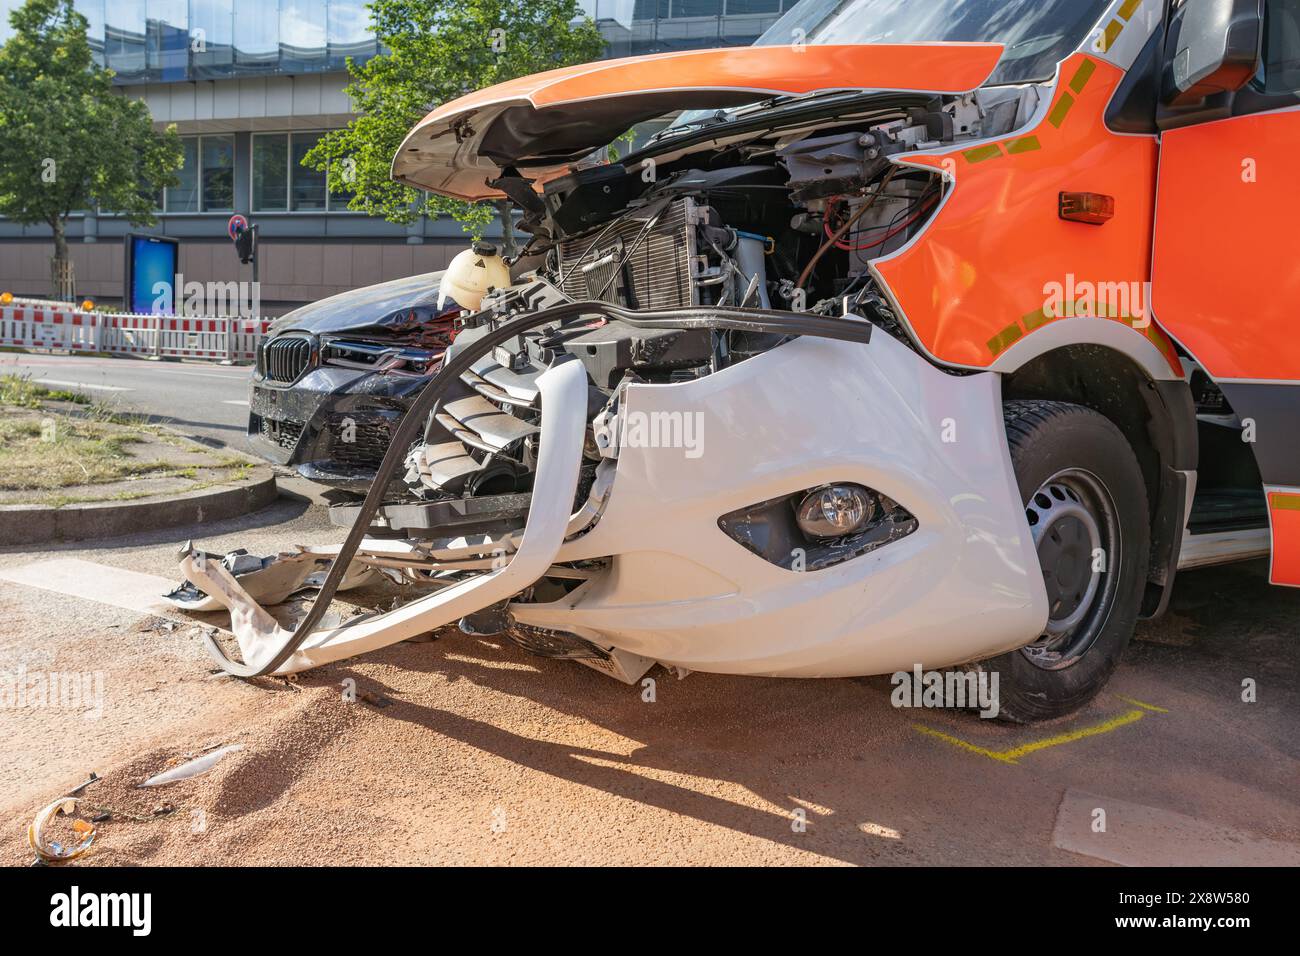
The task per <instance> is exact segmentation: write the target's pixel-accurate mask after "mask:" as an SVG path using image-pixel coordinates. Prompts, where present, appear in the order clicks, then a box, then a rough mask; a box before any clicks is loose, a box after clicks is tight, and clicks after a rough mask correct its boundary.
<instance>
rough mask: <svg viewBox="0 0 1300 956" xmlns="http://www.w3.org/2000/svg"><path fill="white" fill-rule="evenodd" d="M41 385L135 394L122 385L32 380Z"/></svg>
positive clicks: (131, 389) (60, 380)
mask: <svg viewBox="0 0 1300 956" xmlns="http://www.w3.org/2000/svg"><path fill="white" fill-rule="evenodd" d="M32 381H34V382H36V383H37V384H39V385H62V386H63V387H64V388H90V389H95V390H97V391H100V392H134V391H135V389H133V388H123V387H122V386H121V385H91V384H90V383H89V382H68V381H65V380H63V379H61V378H36V379H32Z"/></svg>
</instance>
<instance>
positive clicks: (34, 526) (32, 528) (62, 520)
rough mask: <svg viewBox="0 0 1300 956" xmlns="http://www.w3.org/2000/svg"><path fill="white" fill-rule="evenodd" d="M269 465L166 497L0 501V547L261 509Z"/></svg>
mask: <svg viewBox="0 0 1300 956" xmlns="http://www.w3.org/2000/svg"><path fill="white" fill-rule="evenodd" d="M279 493H280V492H279V489H278V488H276V486H275V474H274V472H272V471H271V469H270V468H266V467H261V468H255V469H253V477H252V478H250V479H249V480H248V481H243V482H240V483H239V484H238V485H234V486H231V487H219V488H205V489H203V490H201V491H191V492H188V493H186V494H182V495H174V496H172V497H169V498H162V497H159V498H157V499H152V500H151V499H145V500H142V501H101V502H92V503H88V504H80V505H64V506H63V507H62V508H50V507H47V506H45V505H0V547H14V546H20V545H27V544H48V543H52V542H63V541H87V540H90V539H92V538H116V537H120V536H122V535H127V534H134V533H136V532H140V531H152V530H154V529H155V528H176V527H180V526H181V525H188V524H202V523H203V522H205V521H222V520H225V519H226V518H238V517H241V516H242V515H246V514H251V513H252V512H254V511H258V510H260V509H262V508H265V507H266V506H267V505H269V504H270V503H271V502H273V501H275V499H276V497H277V496H278V495H279Z"/></svg>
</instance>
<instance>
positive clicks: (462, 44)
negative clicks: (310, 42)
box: [303, 0, 605, 235]
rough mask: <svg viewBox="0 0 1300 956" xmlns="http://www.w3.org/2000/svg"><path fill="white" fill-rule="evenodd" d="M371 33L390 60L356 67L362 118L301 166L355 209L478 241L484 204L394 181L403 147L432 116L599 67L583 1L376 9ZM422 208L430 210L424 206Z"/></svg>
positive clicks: (403, 2) (598, 41) (355, 95)
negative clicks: (492, 91)
mask: <svg viewBox="0 0 1300 956" xmlns="http://www.w3.org/2000/svg"><path fill="white" fill-rule="evenodd" d="M368 8H369V10H370V15H371V21H372V25H373V27H374V30H375V34H376V36H377V37H378V38H379V41H380V43H381V44H383V46H384V47H385V49H386V52H385V53H383V54H381V55H379V56H376V57H374V58H372V59H370V60H368V61H367V62H366V63H365V64H363V65H361V66H357V65H356V64H355V63H353V62H352V61H350V60H349V62H348V72H349V74H350V76H351V82H350V84H349V85H348V87H347V93H348V95H349V96H350V97H351V99H352V107H353V109H354V110H355V111H356V112H357V113H358V116H357V118H356V119H354V120H353V121H352V122H351V123H349V124H348V126H347V128H346V129H343V130H340V131H338V132H336V133H331V134H330V135H329V136H328V137H325V138H323V139H322V140H321V141H320V143H319V144H317V146H316V147H315V148H314V149H312V151H311V152H310V153H308V154H307V155H306V156H305V157H304V158H303V164H304V165H306V166H310V167H312V168H314V169H317V170H321V171H324V172H326V174H327V176H328V179H329V186H330V188H331V189H332V190H335V191H337V192H342V193H352V198H351V200H350V201H349V203H348V208H349V209H353V210H355V211H358V212H365V213H369V214H370V215H372V216H383V217H384V218H385V219H388V220H390V221H391V222H397V223H409V222H412V221H413V220H415V219H416V218H417V217H418V216H419V215H420V214H421V211H422V208H423V210H426V211H428V212H429V213H431V214H432V213H443V214H446V215H450V216H453V217H454V218H456V219H457V220H459V221H460V222H461V223H462V224H463V225H464V227H465V229H466V231H467V232H473V233H474V234H475V235H479V234H481V232H482V229H483V227H484V226H485V225H487V223H489V222H490V221H491V219H492V214H493V210H492V208H491V206H490V205H487V204H484V203H464V202H459V201H457V200H453V199H448V198H446V197H443V196H432V195H429V196H425V194H423V193H421V192H419V191H418V190H415V189H412V188H411V187H409V186H404V185H402V184H400V183H395V182H393V180H392V179H391V178H389V169H390V167H391V165H392V162H393V156H394V155H395V154H396V153H397V148H398V146H400V145H401V142H402V140H403V139H404V138H405V137H406V134H407V133H408V132H410V129H411V127H412V126H414V125H415V124H416V123H417V122H419V121H420V120H421V119H423V118H424V116H425V114H426V113H428V112H429V110H431V109H433V108H434V107H436V106H439V105H441V104H443V103H446V102H448V101H450V100H453V99H455V98H456V97H458V96H463V95H464V94H466V93H469V92H471V91H473V90H477V89H481V88H483V87H485V86H490V85H492V84H494V83H500V82H503V81H504V80H510V79H514V78H515V77H519V76H527V75H528V74H530V73H538V72H541V71H542V70H553V69H556V68H557V67H562V66H570V65H573V64H576V63H587V62H590V61H591V60H595V59H598V58H599V57H600V56H601V55H602V53H603V52H604V49H605V41H604V39H603V38H602V37H601V35H600V31H599V30H597V29H596V25H595V23H593V22H592V21H591V19H590V18H589V17H585V16H583V15H582V9H581V7H580V6H579V5H578V3H577V0H374V2H373V3H371V4H369V7H368ZM421 200H423V207H422V206H421Z"/></svg>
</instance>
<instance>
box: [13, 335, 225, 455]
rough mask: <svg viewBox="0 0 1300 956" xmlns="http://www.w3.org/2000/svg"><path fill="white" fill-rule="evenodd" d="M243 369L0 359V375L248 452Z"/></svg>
mask: <svg viewBox="0 0 1300 956" xmlns="http://www.w3.org/2000/svg"><path fill="white" fill-rule="evenodd" d="M249 372H250V369H249V367H248V366H246V365H245V366H224V365H218V364H216V363H215V362H183V361H181V362H177V361H161V362H150V361H145V360H143V359H131V358H91V357H87V356H79V355H27V354H21V353H15V352H8V353H0V374H5V375H9V374H18V375H27V376H29V377H30V378H31V379H32V380H33V381H35V382H37V383H39V384H41V385H45V386H48V387H50V388H65V389H75V390H78V391H81V392H84V393H85V394H87V395H90V396H91V397H92V398H94V399H96V400H98V401H102V402H106V403H108V404H110V405H113V406H116V407H119V408H120V409H121V410H122V411H129V412H139V413H142V414H146V415H149V416H151V417H154V418H157V419H158V420H160V421H162V422H165V423H166V424H168V425H170V426H172V427H173V428H175V429H176V430H177V431H179V432H181V433H183V434H187V435H191V436H193V437H195V438H197V439H199V440H200V441H204V442H205V443H212V442H218V443H220V444H222V445H226V446H229V447H230V448H233V449H235V450H237V451H243V452H247V451H249V450H250V449H249V447H248V444H247V440H246V439H245V428H246V426H247V424H248V376H249Z"/></svg>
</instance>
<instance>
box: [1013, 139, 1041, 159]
mask: <svg viewBox="0 0 1300 956" xmlns="http://www.w3.org/2000/svg"><path fill="white" fill-rule="evenodd" d="M1042 148H1043V144H1042V143H1040V142H1039V141H1038V137H1037V136H1022V137H1020V139H1016V140H1012V141H1011V142H1010V143H1007V152H1008V153H1010V154H1011V155H1012V156H1014V155H1016V154H1017V153H1031V152H1033V151H1034V150H1036V149H1042Z"/></svg>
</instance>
